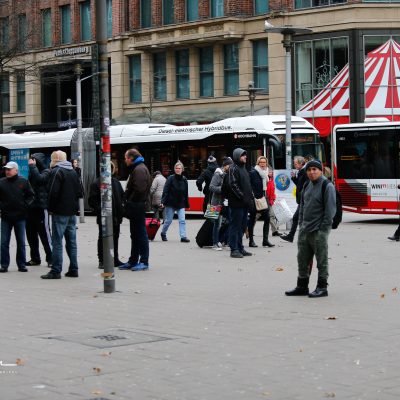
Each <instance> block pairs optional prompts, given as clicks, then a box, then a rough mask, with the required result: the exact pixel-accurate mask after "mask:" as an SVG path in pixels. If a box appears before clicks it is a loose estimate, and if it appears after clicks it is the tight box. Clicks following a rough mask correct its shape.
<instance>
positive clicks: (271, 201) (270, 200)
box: [266, 167, 280, 236]
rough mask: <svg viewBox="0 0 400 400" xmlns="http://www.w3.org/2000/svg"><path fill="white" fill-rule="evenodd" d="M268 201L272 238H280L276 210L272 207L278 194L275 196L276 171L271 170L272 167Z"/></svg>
mask: <svg viewBox="0 0 400 400" xmlns="http://www.w3.org/2000/svg"><path fill="white" fill-rule="evenodd" d="M266 194H267V199H268V205H269V206H270V207H269V217H270V219H269V224H270V226H271V230H272V236H280V233H279V232H278V225H277V222H278V221H277V220H276V217H275V214H274V210H273V208H272V206H273V205H274V203H275V200H276V194H275V181H274V171H273V170H272V169H271V167H269V168H268V183H267V191H266Z"/></svg>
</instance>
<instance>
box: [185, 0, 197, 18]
mask: <svg viewBox="0 0 400 400" xmlns="http://www.w3.org/2000/svg"><path fill="white" fill-rule="evenodd" d="M186 16H187V18H186V19H187V20H188V21H197V20H198V19H199V0H187V3H186Z"/></svg>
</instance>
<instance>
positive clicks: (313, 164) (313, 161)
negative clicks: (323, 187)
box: [306, 160, 322, 171]
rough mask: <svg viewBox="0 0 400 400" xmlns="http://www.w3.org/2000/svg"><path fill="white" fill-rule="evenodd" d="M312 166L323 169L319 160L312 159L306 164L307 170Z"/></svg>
mask: <svg viewBox="0 0 400 400" xmlns="http://www.w3.org/2000/svg"><path fill="white" fill-rule="evenodd" d="M311 167H315V168H318V169H320V170H321V171H322V164H321V163H320V162H319V161H317V160H311V161H309V162H308V163H307V164H306V170H307V169H308V168H311Z"/></svg>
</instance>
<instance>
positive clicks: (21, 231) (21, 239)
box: [1, 218, 26, 269]
mask: <svg viewBox="0 0 400 400" xmlns="http://www.w3.org/2000/svg"><path fill="white" fill-rule="evenodd" d="M13 228H14V233H15V239H16V241H17V257H16V261H17V266H18V269H20V268H25V264H26V254H25V220H24V219H23V220H21V221H7V220H6V219H4V218H2V219H1V267H2V268H5V269H7V268H8V267H9V265H10V239H11V231H12V229H13Z"/></svg>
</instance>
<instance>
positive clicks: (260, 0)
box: [254, 0, 269, 15]
mask: <svg viewBox="0 0 400 400" xmlns="http://www.w3.org/2000/svg"><path fill="white" fill-rule="evenodd" d="M268 11H269V0H254V14H256V15H259V14H265V13H267V12H268Z"/></svg>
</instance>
